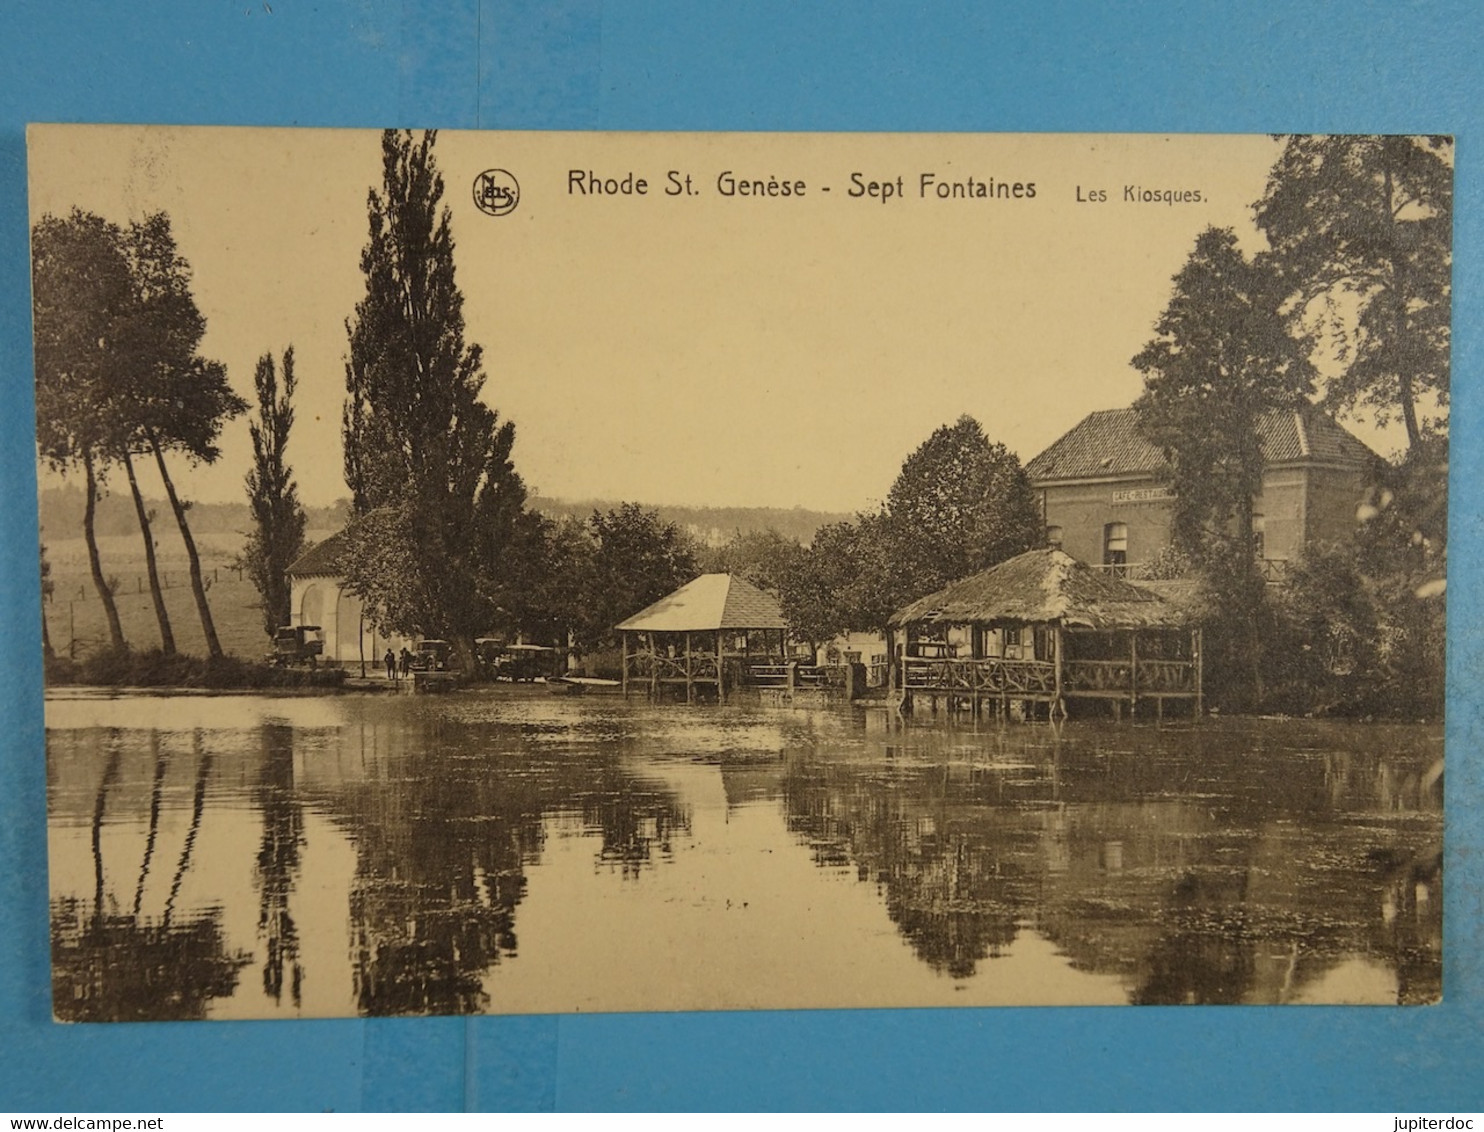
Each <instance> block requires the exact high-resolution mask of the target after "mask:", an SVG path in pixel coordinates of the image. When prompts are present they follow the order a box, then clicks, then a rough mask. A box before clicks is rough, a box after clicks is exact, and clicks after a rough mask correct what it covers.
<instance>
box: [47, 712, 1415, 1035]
mask: <svg viewBox="0 0 1484 1132" xmlns="http://www.w3.org/2000/svg"><path fill="white" fill-rule="evenodd" d="M172 702H173V701H170V700H156V701H155V703H156V704H157V705H163V709H164V710H157V711H156V712H154V713H153V714H151V713H148V712H146V711H144V710H143V709H142V708H141V706H140V704H139V703H138V702H135V701H122V702H121V707H122V710H121V712H120V713H118V716H119V718H122V719H125V720H126V721H127V722H128V723H129V724H131V726H129V727H115V726H110V725H109V724H110V723H111V722H112V718H113V714H114V704H113V703H112V702H110V701H105V700H75V701H63V702H55V703H49V705H48V724H49V730H48V785H49V807H50V838H51V850H52V939H53V967H54V991H55V1004H56V1006H55V1009H56V1013H57V1016H58V1017H59V1018H63V1019H67V1020H106V1019H133V1018H140V1019H142V1018H201V1017H208V1016H212V1017H217V1016H221V1017H228V1016H231V1017H261V1016H278V1015H290V1016H293V1015H324V1014H345V1013H359V1014H365V1015H386V1014H459V1013H475V1012H482V1011H488V1010H529V1009H539V1010H572V1009H635V1008H666V1009H672V1008H685V1007H695V1008H700V1007H737V1006H742V1007H746V1006H787V1005H804V1006H820V1005H872V1004H881V1005H905V1004H912V1003H919V1004H924V1005H926V1004H931V1003H938V1002H970V1001H972V1002H979V1003H994V1002H1051V1001H1072V1002H1092V1001H1108V1000H1111V1001H1120V1000H1121V1001H1125V1002H1133V1003H1276V1002H1306V1001H1328V1002H1345V1001H1391V1002H1426V1001H1433V1000H1435V999H1436V998H1437V997H1438V995H1439V993H1440V984H1441V978H1440V971H1441V946H1442V928H1441V905H1442V898H1441V897H1442V893H1441V852H1440V847H1441V764H1440V753H1441V737H1440V736H1439V735H1438V734H1437V733H1436V732H1434V731H1429V730H1427V729H1422V728H1404V727H1381V726H1375V727H1361V726H1348V725H1334V724H1313V723H1306V722H1285V723H1275V722H1265V721H1250V722H1239V721H1219V722H1214V723H1212V724H1210V725H1206V726H1202V727H1199V728H1186V729H1183V730H1165V731H1160V730H1155V729H1152V728H1145V727H1138V728H1136V727H1131V726H1123V727H1113V726H1108V727H1096V726H1090V725H1080V726H1077V725H1074V726H1069V727H1066V728H1064V729H1059V730H1058V729H1052V728H1049V727H1047V726H1044V725H1037V726H1012V727H1006V728H993V727H990V728H987V729H983V730H975V729H957V728H954V727H952V726H946V725H945V726H937V727H920V726H912V727H908V728H905V729H903V728H901V727H899V726H892V725H890V724H889V723H888V722H884V721H883V717H880V716H862V715H860V714H850V713H828V712H804V711H799V712H790V711H785V710H769V709H751V710H749V709H736V710H734V709H730V708H729V709H726V710H717V709H714V708H707V709H685V708H673V707H667V708H659V709H653V708H649V707H647V706H645V707H641V706H639V705H633V706H628V705H624V704H622V703H620V702H616V701H607V702H601V701H599V702H587V703H584V702H581V701H578V702H573V701H570V700H554V699H552V700H549V699H536V698H533V697H529V696H526V697H521V696H519V695H512V694H498V695H470V696H458V697H451V698H448V699H439V700H436V701H428V700H423V699H421V698H419V699H413V698H411V697H395V698H394V697H364V698H362V697H355V696H344V697H337V698H328V699H324V700H315V701H282V700H273V699H266V698H252V697H233V698H224V699H223V700H222V703H221V710H220V711H218V712H216V713H212V712H210V711H208V710H206V709H205V708H203V707H202V706H201V705H200V704H199V703H193V704H192V705H191V710H190V711H188V712H185V713H182V715H181V719H180V725H179V726H178V727H170V726H167V725H166V720H167V719H168V718H169V716H170V712H169V709H170V705H171V704H172ZM212 719H216V720H217V721H218V725H217V726H215V727H212V726H210V725H209V721H210V720H212ZM151 720H152V721H153V723H152V725H151V726H147V727H146V726H142V724H143V723H145V722H146V721H151ZM248 966H252V967H254V968H255V969H256V970H258V971H259V972H260V973H261V977H260V978H256V979H248V980H242V979H240V977H239V976H240V973H241V972H242V970H243V969H244V968H246V967H248Z"/></svg>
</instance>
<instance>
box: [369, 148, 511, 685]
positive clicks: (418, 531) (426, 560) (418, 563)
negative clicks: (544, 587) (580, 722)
mask: <svg viewBox="0 0 1484 1132" xmlns="http://www.w3.org/2000/svg"><path fill="white" fill-rule="evenodd" d="M436 137H437V135H436V132H435V131H427V132H425V133H423V134H422V136H421V138H420V139H418V138H414V137H413V135H412V133H411V132H409V131H400V130H387V131H385V132H384V133H383V135H382V189H381V191H380V192H377V191H375V190H372V191H371V193H370V194H369V199H368V214H369V225H370V238H369V240H368V242H367V244H366V247H365V249H364V250H363V251H362V253H361V270H362V272H363V273H364V274H365V277H366V295H365V297H364V298H363V299H362V300H361V301H360V302H359V303H358V304H357V305H356V310H355V314H354V316H353V317H352V319H351V320H350V321H349V322H348V323H347V327H346V329H347V332H348V334H349V337H350V351H349V356H348V358H347V360H346V367H345V376H346V391H347V400H346V405H345V411H344V422H343V423H344V438H345V478H346V483H347V484H348V485H349V486H350V489H351V494H352V505H353V509H354V511H355V514H356V515H357V516H358V517H360V519H361V520H362V521H361V522H359V523H357V524H355V525H353V527H352V531H353V536H354V537H353V538H352V539H351V540H350V546H349V548H348V550H349V553H348V554H347V556H346V560H345V567H346V572H347V575H348V577H349V580H350V583H351V586H352V588H353V589H355V590H356V592H357V593H359V594H360V595H361V597H362V598H363V599H365V600H366V601H367V603H368V604H369V605H370V606H371V607H372V608H374V609H377V610H378V611H379V615H380V618H381V620H382V623H383V627H384V628H388V629H391V630H394V631H398V632H403V633H421V634H424V635H426V636H437V637H443V638H447V639H449V640H452V641H453V642H454V643H455V645H456V646H457V647H458V648H459V649H460V651H461V652H462V653H463V654H464V660H465V663H466V665H472V654H473V638H474V635H475V632H476V631H477V630H479V629H481V628H484V627H487V626H489V625H491V624H492V623H493V622H495V621H496V620H498V619H499V617H500V616H501V612H500V611H501V607H502V605H504V604H507V603H506V602H505V601H504V599H505V598H507V597H508V596H509V594H510V593H511V591H512V590H513V589H514V588H516V587H518V586H519V584H520V583H521V582H522V581H523V579H520V578H517V577H513V576H512V572H511V571H508V570H505V569H503V567H505V566H506V565H507V564H508V563H507V562H506V559H507V558H512V559H513V558H514V557H515V555H514V554H513V551H514V550H515V549H516V548H517V546H518V545H523V543H522V540H523V539H524V537H525V533H524V528H523V526H522V519H521V517H522V515H523V514H524V509H525V500H526V489H525V485H524V484H523V483H522V482H521V479H520V477H519V476H518V475H517V474H516V472H515V468H514V465H513V464H512V462H511V459H510V452H511V448H512V446H513V445H514V443H515V426H514V425H513V424H512V423H511V422H509V421H505V422H503V423H502V422H501V421H500V419H499V416H498V414H497V413H496V412H495V411H494V410H493V409H491V408H489V407H488V406H487V405H485V404H484V403H483V402H482V401H481V400H480V394H481V391H482V390H483V388H484V373H483V369H482V364H481V351H480V348H479V347H478V346H474V345H465V343H464V315H463V303H464V300H463V294H462V293H461V292H460V290H459V288H458V285H457V282H456V281H455V278H454V241H453V232H452V227H451V215H450V212H449V210H448V208H447V207H446V206H445V205H443V204H442V203H441V202H442V198H443V178H442V176H441V175H440V174H439V172H438V169H437V164H436V162H435V161H434V158H433V146H434V143H435V141H436Z"/></svg>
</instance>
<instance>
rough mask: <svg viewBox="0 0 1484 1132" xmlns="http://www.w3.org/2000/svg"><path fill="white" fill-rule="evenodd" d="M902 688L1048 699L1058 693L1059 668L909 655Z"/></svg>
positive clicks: (1023, 662)
mask: <svg viewBox="0 0 1484 1132" xmlns="http://www.w3.org/2000/svg"><path fill="white" fill-rule="evenodd" d="M902 687H903V688H905V689H906V690H907V691H909V692H910V691H922V692H946V693H949V694H954V693H961V694H963V695H995V696H999V695H1006V696H1010V697H1015V696H1043V695H1045V696H1049V695H1055V693H1056V665H1054V664H1052V663H1051V662H1050V661H1049V660H1004V659H1001V658H999V657H986V658H984V659H980V660H959V659H956V658H947V657H942V658H940V657H915V656H909V657H907V658H905V659H904V660H903V662H902Z"/></svg>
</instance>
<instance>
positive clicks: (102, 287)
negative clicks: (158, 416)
mask: <svg viewBox="0 0 1484 1132" xmlns="http://www.w3.org/2000/svg"><path fill="white" fill-rule="evenodd" d="M120 240H121V236H120V233H119V230H118V228H117V227H116V226H114V225H112V224H109V223H108V222H107V221H105V220H103V219H102V218H101V217H99V216H95V215H93V214H92V213H86V212H81V211H79V210H77V209H74V210H73V211H72V212H71V214H69V215H68V216H67V217H66V218H65V219H58V218H57V217H55V216H45V217H42V219H41V220H39V221H38V222H37V224H36V226H35V228H34V229H33V230H32V234H31V270H32V289H31V294H32V311H33V327H34V339H35V357H36V433H37V444H38V446H39V449H40V452H41V457H42V459H44V460H46V461H47V463H49V464H50V465H51V466H52V467H54V468H56V469H58V470H66V469H68V468H75V467H78V466H81V468H82V470H83V477H84V482H85V485H86V493H87V496H86V498H87V502H86V504H85V506H84V510H83V538H84V540H85V541H86V543H87V548H88V568H89V571H90V573H91V575H92V580H93V588H94V589H95V590H96V591H97V593H98V598H99V600H100V601H101V602H102V604H103V612H104V616H105V618H106V620H107V623H108V635H109V640H110V643H111V644H112V647H113V648H114V649H115V650H122V649H124V648H125V647H126V646H125V642H124V631H123V627H122V625H121V623H120V621H119V615H118V607H117V605H116V604H115V602H114V598H113V587H112V585H111V584H110V583H109V581H108V580H107V579H106V578H105V577H104V575H103V566H102V560H101V558H100V556H99V553H98V539H97V532H96V530H95V526H94V517H95V515H96V512H97V504H98V491H99V478H100V476H99V473H100V464H102V463H103V462H104V461H106V451H107V447H108V443H109V438H110V435H111V431H112V428H113V424H112V422H113V421H114V420H115V419H116V416H117V412H116V407H115V404H114V394H113V389H114V387H113V385H112V383H111V380H110V379H111V376H112V374H113V367H114V365H115V354H116V352H117V350H118V348H119V345H120V343H121V342H122V341H123V339H124V338H125V336H126V326H127V321H128V318H129V312H130V305H131V299H132V289H131V284H130V277H129V262H128V259H127V257H126V256H125V255H124V254H123V251H122V249H121V246H120Z"/></svg>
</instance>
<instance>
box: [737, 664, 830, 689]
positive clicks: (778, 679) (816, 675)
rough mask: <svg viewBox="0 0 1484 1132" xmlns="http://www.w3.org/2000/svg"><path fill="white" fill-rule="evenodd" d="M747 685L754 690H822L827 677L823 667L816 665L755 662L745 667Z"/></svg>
mask: <svg viewBox="0 0 1484 1132" xmlns="http://www.w3.org/2000/svg"><path fill="white" fill-rule="evenodd" d="M790 669H792V670H793V672H792V675H791V676H790V672H789V670H790ZM747 683H748V684H750V685H752V686H753V687H754V688H823V687H825V686H826V684H827V676H826V673H825V670H824V667H823V666H822V665H818V664H799V663H797V662H796V661H795V662H789V663H783V662H779V661H767V662H762V661H757V662H753V663H751V664H749V665H748V666H747Z"/></svg>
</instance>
